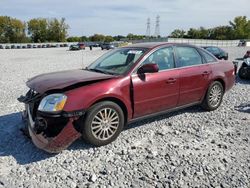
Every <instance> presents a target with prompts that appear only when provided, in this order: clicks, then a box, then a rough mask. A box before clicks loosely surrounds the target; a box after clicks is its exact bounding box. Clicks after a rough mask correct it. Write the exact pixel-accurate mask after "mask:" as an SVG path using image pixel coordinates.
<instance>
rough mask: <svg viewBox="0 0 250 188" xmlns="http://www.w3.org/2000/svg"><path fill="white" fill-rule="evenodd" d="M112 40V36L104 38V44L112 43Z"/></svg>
mask: <svg viewBox="0 0 250 188" xmlns="http://www.w3.org/2000/svg"><path fill="white" fill-rule="evenodd" d="M113 41H114V38H113V37H112V36H109V35H108V36H105V39H104V42H113Z"/></svg>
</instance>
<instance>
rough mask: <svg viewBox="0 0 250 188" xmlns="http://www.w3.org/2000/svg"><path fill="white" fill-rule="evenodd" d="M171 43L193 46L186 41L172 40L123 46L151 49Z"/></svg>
mask: <svg viewBox="0 0 250 188" xmlns="http://www.w3.org/2000/svg"><path fill="white" fill-rule="evenodd" d="M173 45H176V46H178V45H185V46H192V47H195V46H194V45H191V44H187V43H172V42H145V43H136V44H132V45H129V46H125V47H124V48H126V47H133V48H148V49H153V48H156V47H160V46H173Z"/></svg>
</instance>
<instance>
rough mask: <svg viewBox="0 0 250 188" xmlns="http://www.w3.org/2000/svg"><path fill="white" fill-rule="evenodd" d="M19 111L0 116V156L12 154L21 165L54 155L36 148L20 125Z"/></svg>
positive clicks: (21, 123)
mask: <svg viewBox="0 0 250 188" xmlns="http://www.w3.org/2000/svg"><path fill="white" fill-rule="evenodd" d="M22 125H23V122H22V118H21V113H12V114H8V115H4V116H0V158H1V157H4V156H8V157H9V156H12V157H13V158H15V160H16V162H17V163H18V164H21V165H25V164H29V163H32V162H36V161H41V160H44V159H47V158H49V157H53V156H54V155H52V154H48V153H46V152H44V151H42V150H40V149H38V148H36V147H35V146H34V145H33V144H32V142H31V140H30V139H29V138H28V137H26V136H25V135H24V134H23V133H22V132H21V131H20V127H21V126H22Z"/></svg>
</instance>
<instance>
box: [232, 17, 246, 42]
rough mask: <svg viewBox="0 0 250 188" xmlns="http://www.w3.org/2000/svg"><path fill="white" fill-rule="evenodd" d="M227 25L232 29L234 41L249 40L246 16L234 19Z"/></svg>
mask: <svg viewBox="0 0 250 188" xmlns="http://www.w3.org/2000/svg"><path fill="white" fill-rule="evenodd" d="M229 24H230V25H231V27H232V28H233V33H234V38H235V39H247V38H250V20H247V17H246V16H238V17H235V18H234V20H233V21H230V22H229Z"/></svg>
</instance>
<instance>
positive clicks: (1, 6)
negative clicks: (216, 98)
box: [0, 0, 250, 36]
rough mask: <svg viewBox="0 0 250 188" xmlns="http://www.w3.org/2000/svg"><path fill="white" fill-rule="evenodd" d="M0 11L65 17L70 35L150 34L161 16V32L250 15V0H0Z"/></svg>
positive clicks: (25, 18)
mask: <svg viewBox="0 0 250 188" xmlns="http://www.w3.org/2000/svg"><path fill="white" fill-rule="evenodd" d="M0 15H1V16H11V17H15V18H18V19H21V20H23V21H28V20H29V19H31V18H39V17H42V18H62V17H64V18H65V19H66V23H67V24H69V26H70V29H69V32H68V34H69V36H82V35H85V36H90V35H93V34H95V33H99V34H105V35H112V36H114V35H127V34H128V33H133V34H140V35H145V34H146V28H147V25H146V22H147V18H150V19H151V24H150V26H151V34H154V32H155V20H156V16H157V15H159V16H160V34H161V36H168V35H169V34H170V33H171V32H172V31H173V30H174V29H184V30H188V29H189V28H198V27H200V26H203V27H206V28H210V27H214V26H220V25H227V24H228V22H229V21H230V20H233V19H234V17H236V16H247V17H248V19H250V9H249V0H71V1H70V0H0Z"/></svg>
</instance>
